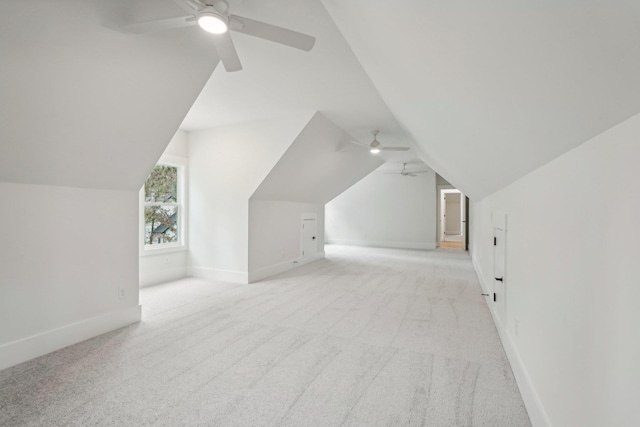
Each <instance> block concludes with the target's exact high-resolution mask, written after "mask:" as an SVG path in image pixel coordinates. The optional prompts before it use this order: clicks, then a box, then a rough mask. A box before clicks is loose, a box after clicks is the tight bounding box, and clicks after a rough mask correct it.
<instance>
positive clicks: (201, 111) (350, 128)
mask: <svg viewBox="0 0 640 427" xmlns="http://www.w3.org/2000/svg"><path fill="white" fill-rule="evenodd" d="M230 7H231V12H232V13H233V14H237V15H241V16H245V17H248V18H251V19H256V20H261V21H265V22H268V23H270V24H273V25H278V26H281V27H285V28H289V29H292V30H295V31H299V32H303V33H306V34H309V35H312V36H314V37H316V44H315V46H314V47H313V49H312V50H311V51H310V52H303V51H300V50H297V49H292V48H290V47H286V46H282V45H279V44H275V43H272V42H268V41H265V40H262V39H258V38H255V37H251V36H247V35H245V34H241V33H235V32H232V33H231V36H232V39H233V41H234V44H235V46H236V49H237V51H238V55H239V57H240V60H241V62H242V65H243V67H244V68H243V70H242V71H239V72H234V73H227V72H225V70H224V68H223V67H222V66H218V67H217V68H216V70H215V71H214V73H213V75H212V76H211V78H210V79H209V82H208V83H207V85H206V86H205V87H204V89H203V90H202V93H201V94H200V96H199V97H198V99H197V100H196V102H195V103H194V105H193V107H192V108H191V111H190V112H189V114H188V115H187V117H185V120H184V122H183V124H182V126H181V128H182V129H185V130H196V129H206V128H212V127H217V126H223V125H228V124H234V123H242V122H251V121H258V120H264V119H269V118H272V117H279V116H284V115H287V114H291V113H295V112H300V111H308V112H310V113H313V112H315V111H319V112H321V113H322V114H323V115H324V116H325V117H327V118H328V119H329V120H331V121H333V122H334V123H335V124H336V125H338V126H340V127H341V128H342V129H344V130H345V131H346V132H347V133H348V134H349V135H351V136H352V137H353V138H354V139H356V140H358V141H360V142H362V143H369V142H370V141H371V139H372V135H371V131H372V130H374V129H379V130H380V131H381V134H380V137H379V139H380V141H382V142H383V143H385V144H387V145H390V146H392V145H396V146H399V145H401V146H404V145H408V144H409V143H410V141H409V140H408V139H407V138H406V135H405V133H404V132H403V131H402V129H401V128H400V127H399V125H398V123H397V121H396V120H395V118H394V117H393V115H392V114H391V112H390V111H389V109H388V108H387V106H386V104H385V103H384V101H383V100H382V98H381V97H380V95H379V93H378V91H377V89H376V88H375V86H374V85H373V83H372V82H371V80H370V79H369V77H368V76H367V74H366V73H365V71H364V70H363V68H362V66H361V65H360V63H359V62H358V60H357V59H356V57H355V56H354V55H353V52H352V51H351V48H350V47H349V45H348V44H347V43H346V41H345V40H344V38H343V37H342V35H341V34H340V32H339V30H338V28H337V27H336V26H335V24H334V22H333V20H332V19H331V17H330V16H329V14H328V13H327V11H326V10H325V8H324V6H323V5H322V4H321V3H320V2H319V1H318V0H296V1H290V0H269V1H262V0H243V1H240V2H238V1H235V2H230ZM188 30H189V29H188ZM193 30H198V29H197V28H193ZM182 31H184V30H183V29H180V30H173V31H172V32H182ZM355 148H356V151H360V150H358V149H357V147H355ZM361 152H362V155H363V156H366V155H370V154H368V153H367V152H366V151H364V150H362V151H361ZM384 156H385V158H394V159H400V160H402V159H407V160H412V159H413V160H416V159H417V157H416V154H415V153H413V152H410V153H385V154H384Z"/></svg>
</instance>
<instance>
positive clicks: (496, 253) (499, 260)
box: [493, 227, 507, 325]
mask: <svg viewBox="0 0 640 427" xmlns="http://www.w3.org/2000/svg"><path fill="white" fill-rule="evenodd" d="M505 235H506V234H505V231H504V230H503V229H501V228H495V227H494V229H493V307H494V309H495V313H496V315H497V316H498V318H499V319H500V322H501V323H502V324H503V325H504V324H505V321H506V311H507V306H506V301H507V294H506V287H505V281H506V277H505V256H506V250H505V249H506V243H507V242H506V239H505Z"/></svg>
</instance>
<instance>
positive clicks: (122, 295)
mask: <svg viewBox="0 0 640 427" xmlns="http://www.w3.org/2000/svg"><path fill="white" fill-rule="evenodd" d="M126 296H127V291H126V290H125V288H119V289H118V299H123V298H125V297H126Z"/></svg>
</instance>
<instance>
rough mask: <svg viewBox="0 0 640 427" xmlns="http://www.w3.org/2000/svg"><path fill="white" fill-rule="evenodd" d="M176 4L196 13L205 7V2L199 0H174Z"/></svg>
mask: <svg viewBox="0 0 640 427" xmlns="http://www.w3.org/2000/svg"><path fill="white" fill-rule="evenodd" d="M173 1H174V3H175V4H177V5H178V6H180V7H181V8H182V9H183V10H184V11H185V12H188V13H192V14H194V15H195V14H196V13H197V12H198V11H199V10H200V9H202V8H203V7H204V4H202V3H200V2H199V1H198V0H173Z"/></svg>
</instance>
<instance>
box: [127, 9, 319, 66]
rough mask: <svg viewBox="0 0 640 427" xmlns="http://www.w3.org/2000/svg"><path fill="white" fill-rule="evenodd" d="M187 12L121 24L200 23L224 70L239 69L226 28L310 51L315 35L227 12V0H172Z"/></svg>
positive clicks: (145, 28) (139, 28)
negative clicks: (210, 35) (212, 43)
mask: <svg viewBox="0 0 640 427" xmlns="http://www.w3.org/2000/svg"><path fill="white" fill-rule="evenodd" d="M174 1H175V2H176V3H177V4H178V5H179V6H180V7H182V8H183V9H184V10H185V11H187V12H188V13H189V15H187V16H179V17H177V18H166V19H158V20H154V21H148V22H140V23H135V24H128V25H123V26H122V27H121V28H122V29H123V30H125V31H127V32H130V33H148V32H154V31H163V30H169V29H173V28H182V27H190V26H194V25H199V26H200V27H201V28H202V29H203V30H205V31H207V32H209V33H211V34H213V38H214V43H215V47H216V50H217V51H218V55H219V56H220V60H221V61H222V64H223V65H224V68H225V70H227V71H239V70H242V64H241V63H240V58H238V52H237V51H236V48H235V46H234V45H233V41H232V40H231V36H230V35H229V30H232V31H237V32H239V33H244V34H248V35H250V36H254V37H259V38H261V39H265V40H270V41H272V42H275V43H280V44H283V45H286V46H291V47H295V48H296V49H301V50H304V51H307V52H308V51H310V50H311V48H312V47H313V45H314V44H315V42H316V38H315V37H312V36H308V35H306V34H302V33H298V32H296V31H292V30H288V29H286V28H281V27H277V26H275V25H271V24H267V23H265V22H260V21H254V20H253V19H249V18H244V17H242V16H238V15H232V14H230V13H229V4H228V3H227V2H226V0H174Z"/></svg>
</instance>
